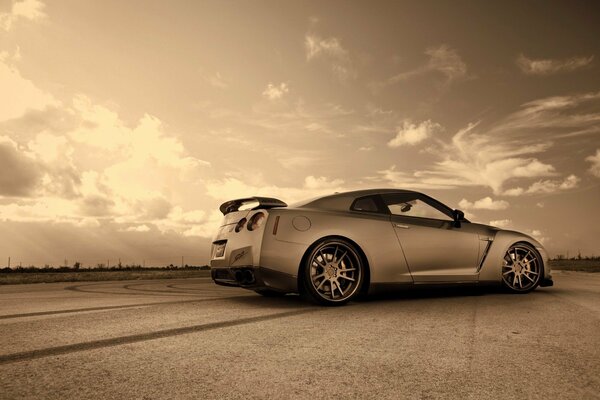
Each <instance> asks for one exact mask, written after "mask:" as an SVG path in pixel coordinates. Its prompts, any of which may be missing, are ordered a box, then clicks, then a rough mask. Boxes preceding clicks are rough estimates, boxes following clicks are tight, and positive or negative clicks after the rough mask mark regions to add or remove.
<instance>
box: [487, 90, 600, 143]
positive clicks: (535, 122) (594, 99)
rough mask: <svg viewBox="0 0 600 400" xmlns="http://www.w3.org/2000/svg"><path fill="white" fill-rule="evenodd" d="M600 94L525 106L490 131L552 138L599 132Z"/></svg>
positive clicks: (563, 98)
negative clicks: (541, 135) (533, 133)
mask: <svg viewBox="0 0 600 400" xmlns="http://www.w3.org/2000/svg"><path fill="white" fill-rule="evenodd" d="M598 100H600V92H591V93H581V94H574V95H566V96H552V97H545V98H542V99H537V100H533V101H530V102H528V103H525V104H523V105H522V106H521V109H520V110H519V111H517V112H514V113H512V114H510V115H509V116H508V117H507V118H505V119H503V120H501V121H500V122H499V123H498V124H496V125H495V126H494V127H492V128H491V129H490V134H495V135H511V136H514V135H516V134H522V135H527V136H531V134H532V132H536V131H537V132H540V134H542V133H543V135H544V136H545V137H549V138H564V137H571V136H581V135H586V134H592V133H597V132H598V124H599V123H600V112H598V111H597V110H598Z"/></svg>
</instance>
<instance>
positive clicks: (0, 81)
mask: <svg viewBox="0 0 600 400" xmlns="http://www.w3.org/2000/svg"><path fill="white" fill-rule="evenodd" d="M6 61H7V60H6V57H3V58H0V88H2V92H3V93H10V96H9V97H10V99H9V98H6V99H5V100H4V101H3V102H2V107H0V121H4V120H8V119H12V118H17V117H20V116H22V115H23V114H24V113H25V112H26V111H27V110H30V109H37V110H41V109H43V108H45V107H47V106H51V105H58V101H57V100H56V99H55V98H54V97H53V96H52V95H50V94H49V93H46V92H44V91H43V90H40V89H39V88H37V87H36V86H35V85H34V84H33V83H32V82H31V81H30V80H28V79H25V78H23V77H22V76H21V73H20V72H19V71H18V70H17V69H16V68H14V67H12V66H10V65H9V64H8V63H7V62H6Z"/></svg>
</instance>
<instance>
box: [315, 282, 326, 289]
mask: <svg viewBox="0 0 600 400" xmlns="http://www.w3.org/2000/svg"><path fill="white" fill-rule="evenodd" d="M325 282H327V279H323V280H322V281H321V283H320V284H319V286H317V290H321V288H322V287H323V285H324V284H325Z"/></svg>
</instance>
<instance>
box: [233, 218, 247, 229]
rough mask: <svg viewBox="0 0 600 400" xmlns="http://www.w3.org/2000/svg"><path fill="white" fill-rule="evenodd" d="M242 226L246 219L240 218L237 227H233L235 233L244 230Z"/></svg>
mask: <svg viewBox="0 0 600 400" xmlns="http://www.w3.org/2000/svg"><path fill="white" fill-rule="evenodd" d="M244 225H246V218H242V219H240V220H239V221H238V223H237V225H236V226H235V231H236V232H239V231H241V230H242V229H244Z"/></svg>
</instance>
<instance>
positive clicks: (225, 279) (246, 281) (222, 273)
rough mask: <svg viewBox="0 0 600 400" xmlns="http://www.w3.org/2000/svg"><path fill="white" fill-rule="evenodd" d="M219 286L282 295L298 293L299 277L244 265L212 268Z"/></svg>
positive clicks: (211, 272) (213, 275) (212, 274)
mask: <svg viewBox="0 0 600 400" xmlns="http://www.w3.org/2000/svg"><path fill="white" fill-rule="evenodd" d="M210 274H211V277H212V279H213V281H214V282H215V283H216V284H217V285H222V286H236V287H242V288H245V289H250V290H256V289H271V290H275V291H278V292H282V293H296V292H298V282H297V277H296V276H293V275H289V274H286V273H283V272H279V271H275V270H273V269H270V268H265V267H260V266H253V265H244V266H239V267H222V268H212V269H211V271H210Z"/></svg>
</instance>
